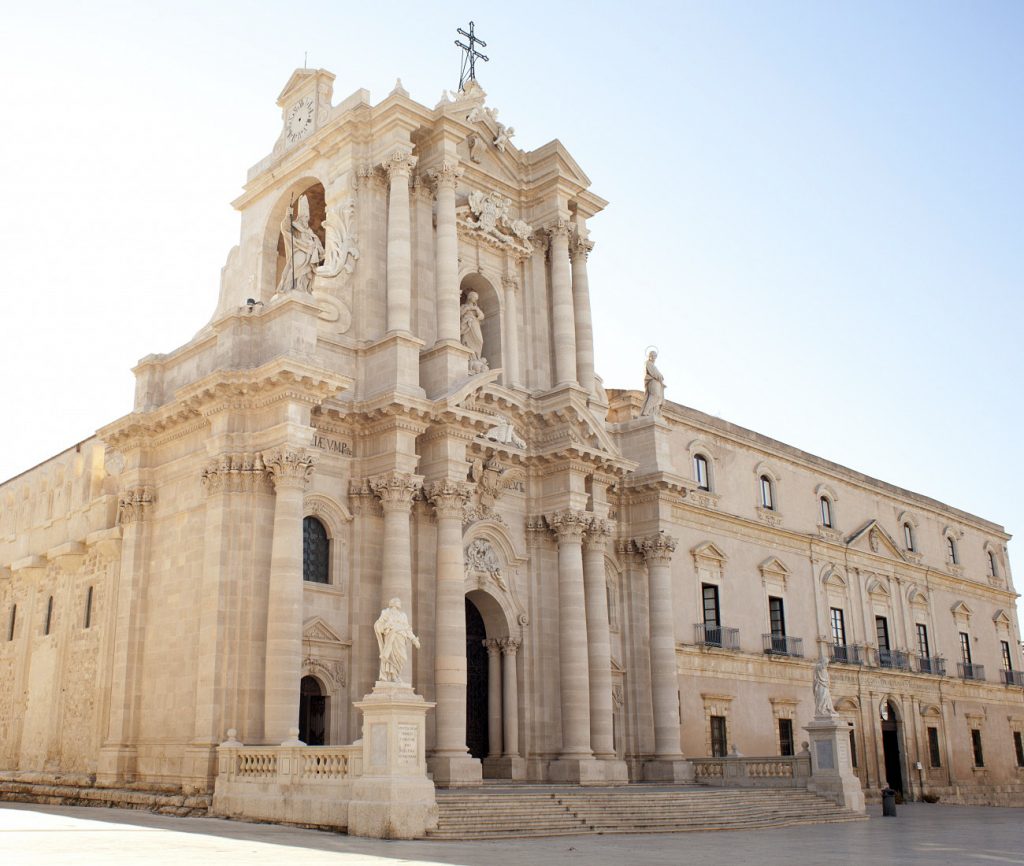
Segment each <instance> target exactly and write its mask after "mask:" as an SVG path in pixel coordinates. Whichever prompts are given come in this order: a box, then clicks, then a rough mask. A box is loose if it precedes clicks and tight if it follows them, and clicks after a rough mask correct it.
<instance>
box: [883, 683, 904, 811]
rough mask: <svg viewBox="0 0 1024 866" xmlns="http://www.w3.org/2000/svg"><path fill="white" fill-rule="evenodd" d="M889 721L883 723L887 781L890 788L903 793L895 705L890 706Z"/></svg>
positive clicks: (901, 759)
mask: <svg viewBox="0 0 1024 866" xmlns="http://www.w3.org/2000/svg"><path fill="white" fill-rule="evenodd" d="M888 716H889V718H888V719H884V720H883V721H882V753H883V755H884V757H885V779H886V781H887V782H888V783H889V787H890V788H892V789H893V790H894V791H897V792H898V793H900V794H902V793H904V792H903V758H902V756H901V755H900V730H899V720H898V719H897V716H896V710H895V708H894V707H893V705H892V704H891V703H890V704H888Z"/></svg>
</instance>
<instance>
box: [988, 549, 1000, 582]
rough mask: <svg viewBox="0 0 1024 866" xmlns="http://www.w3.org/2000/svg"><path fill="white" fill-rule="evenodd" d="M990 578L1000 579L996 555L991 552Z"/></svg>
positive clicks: (989, 553) (989, 559)
mask: <svg viewBox="0 0 1024 866" xmlns="http://www.w3.org/2000/svg"><path fill="white" fill-rule="evenodd" d="M988 576H989V577H999V565H998V564H997V563H996V555H995V554H994V553H993V552H992V551H991V550H990V551H989V552H988Z"/></svg>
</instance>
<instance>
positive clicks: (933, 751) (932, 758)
mask: <svg viewBox="0 0 1024 866" xmlns="http://www.w3.org/2000/svg"><path fill="white" fill-rule="evenodd" d="M928 761H929V763H930V764H931V765H932V767H935V768H938V767H941V766H942V755H940V754H939V729H938V728H929V729H928Z"/></svg>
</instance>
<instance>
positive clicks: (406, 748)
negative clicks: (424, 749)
mask: <svg viewBox="0 0 1024 866" xmlns="http://www.w3.org/2000/svg"><path fill="white" fill-rule="evenodd" d="M419 745H420V736H419V725H399V726H398V760H399V761H400V762H401V763H403V764H415V763H416V761H417V760H418V759H419V753H420V749H419Z"/></svg>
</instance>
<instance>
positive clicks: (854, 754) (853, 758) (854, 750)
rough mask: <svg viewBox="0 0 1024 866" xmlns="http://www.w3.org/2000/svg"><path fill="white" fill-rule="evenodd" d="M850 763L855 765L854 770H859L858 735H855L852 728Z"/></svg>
mask: <svg viewBox="0 0 1024 866" xmlns="http://www.w3.org/2000/svg"><path fill="white" fill-rule="evenodd" d="M850 763H851V764H853V769H855V770H856V769H857V735H856V734H855V733H854V730H853V728H850Z"/></svg>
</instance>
